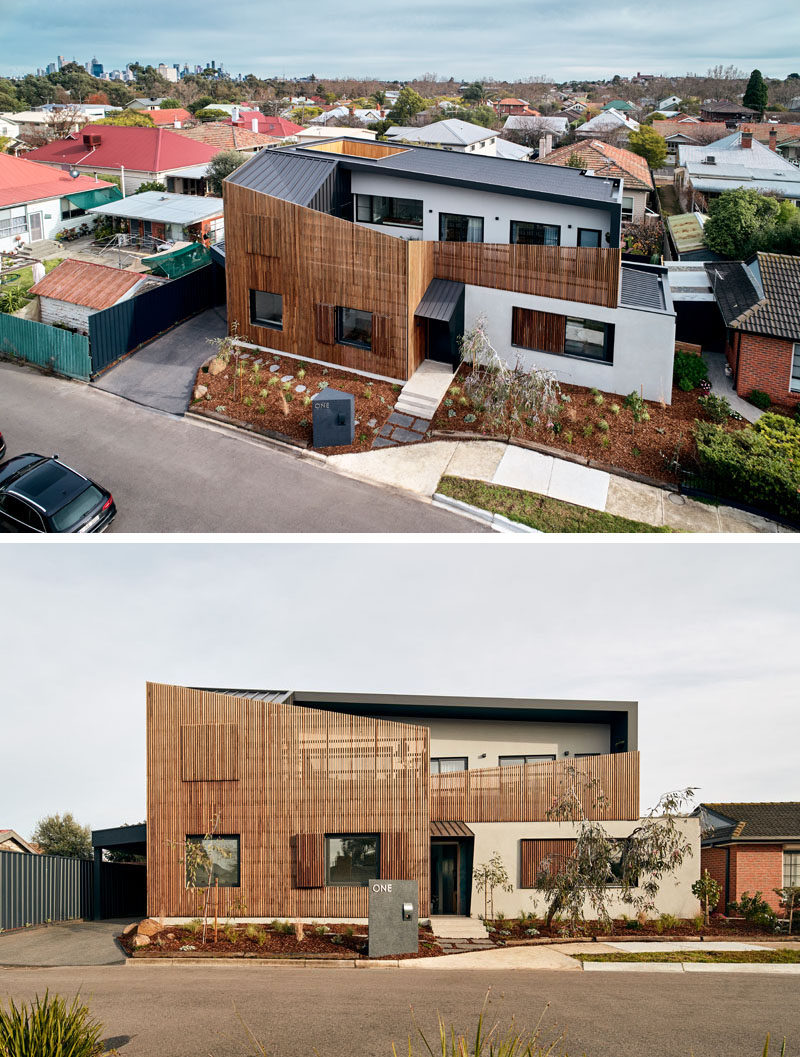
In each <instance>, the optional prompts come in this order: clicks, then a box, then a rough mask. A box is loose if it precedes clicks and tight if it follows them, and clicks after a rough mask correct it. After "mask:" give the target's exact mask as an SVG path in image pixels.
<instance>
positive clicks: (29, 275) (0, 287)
mask: <svg viewBox="0 0 800 1057" xmlns="http://www.w3.org/2000/svg"><path fill="white" fill-rule="evenodd" d="M63 259H64V258H63V257H51V258H50V259H49V260H46V261H43V262H42V263H43V264H44V270H45V274H47V273H49V272H52V270H53V269H54V268H55V267H56V266H57V265H59V264H61V261H62V260H63ZM11 274H12V275H15V274H18V275H19V278H18V279H15V280H14V281H13V282H10V283H9V282H3V283H0V295H2V294H3V293H5V291H6V290H19V291H21V292H22V293H23V294H24V295H25V298H26V301H29V300H30V298H29V297H28V291H29V290H30V288H31V287H32V286H33V268H32V267H31V266H30V265H28V266H27V267H26V268H15V269H14V271H13V272H12V273H11ZM4 278H5V277H4Z"/></svg>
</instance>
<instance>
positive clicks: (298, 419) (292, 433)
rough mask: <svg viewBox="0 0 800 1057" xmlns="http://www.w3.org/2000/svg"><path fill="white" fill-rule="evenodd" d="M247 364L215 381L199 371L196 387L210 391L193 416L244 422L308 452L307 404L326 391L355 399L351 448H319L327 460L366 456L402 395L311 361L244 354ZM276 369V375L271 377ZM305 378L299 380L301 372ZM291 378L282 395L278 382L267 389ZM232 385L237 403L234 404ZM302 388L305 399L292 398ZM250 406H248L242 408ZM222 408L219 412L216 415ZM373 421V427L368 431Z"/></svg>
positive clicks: (230, 368) (393, 387)
mask: <svg viewBox="0 0 800 1057" xmlns="http://www.w3.org/2000/svg"><path fill="white" fill-rule="evenodd" d="M248 356H249V359H246V360H245V359H241V357H240V358H239V362H238V367H239V368H240V369H241V373H240V374H237V373H236V372H237V364H236V362H235V359H234V358H233V357H232V358H231V360H230V363H229V365H228V367H227V368H226V369H225V370H224V371H223V372H222V373H221V374H217V375H212V374H211V373H209V372H206V371H203V370H202V369H201V370H200V371H198V374H197V378H196V384H197V385H205V386H208V393H207V394H206V396H205V397H204V398H203V399H201V400H198V401H195V402H194V403H193V404H192V405H191V410H192V411H195V412H200V413H201V414H205V413H208V412H216V413H218V414H222V415H224V416H225V417H226V418H229V419H231V420H232V421H234V422H247V423H250V424H251V425H253V426H255V427H257V428H258V429H264V430H271V431H272V432H275V433H280V434H282V435H283V436H285V437H291V438H292V439H293V440H296V441H299V442H300V443H301V444H302V445H303V446H305V447H311V439H312V426H311V404H310V403H305V400H306V399H307V398H310V397H312V396H313V395H314V394H315V393H318V392H319V391H320V389H321V388H324V386H330V387H331V388H332V389H340V390H342V391H343V392H346V393H352V394H353V396H354V397H355V415H356V421H357V422H358V425H357V426H356V428H355V442H354V443H353V444H352V445H348V446H346V447H341V448H320V449H319V450H320V451H322V452H324V453H325V454H331V455H341V454H343V453H345V452H353V451H367V450H369V448H371V447H372V442H373V440H374V439H375V436H376V434H377V433H378V431H379V430H380V428H381V426H382V425H383V424H384V422H385V421H386V419H387V418H388V417H389V415H390V414H391V412H392V409H393V407H394V405H395V402H396V401H397V395H398V393H399V392H400V386H399V385H393V384H392V383H390V382H379V381H375V380H373V379H371V378H362V377H361V376H360V375H357V374H349V373H347V372H346V371H339V370H336V369H335V368H333V367H324V366H323V365H322V364H319V363H315V362H314V361H313V360H309V361H300V360H293V359H290V358H289V357H287V356H283V357H281V356H273V355H270V354H269V353H268V352H264V351H262V350H258V351H255V350H248ZM257 359H260V360H261V361H262V363H261V366H260V368H259V371H258V374H257V375H255V374H254V373H253V364H254V362H255V360H257ZM273 364H278V366H279V369H278V370H277V371H274V372H272V373H271V372H270V367H271V366H272V365H273ZM301 371H302V372H304V373H303V374H302V375H300V372H301ZM287 375H292V376H293V381H292V382H291V383H290V389H289V390H288V391H286V390H285V389H284V388H283V385H282V384H281V382H280V381H278V382H277V383H274V382H273V384H270V380H271V379H272V378H278V379H279V380H280V379H281V378H285V377H286V376H287ZM234 380H235V382H236V386H235V398H234ZM298 385H304V386H305V387H306V391H305V392H304V393H296V392H295V387H296V386H298ZM245 400H249V401H250V403H249V404H247V403H245ZM218 408H223V409H224V410H223V411H217V409H218ZM372 419H375V425H374V426H369V425H367V423H368V422H370V421H371V420H372Z"/></svg>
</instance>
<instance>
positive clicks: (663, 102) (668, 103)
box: [658, 95, 681, 110]
mask: <svg viewBox="0 0 800 1057" xmlns="http://www.w3.org/2000/svg"><path fill="white" fill-rule="evenodd" d="M680 102H681V97H680V96H679V95H668V96H666V98H664V99H659V101H658V109H659V110H674V109H675V107H676V106H680Z"/></svg>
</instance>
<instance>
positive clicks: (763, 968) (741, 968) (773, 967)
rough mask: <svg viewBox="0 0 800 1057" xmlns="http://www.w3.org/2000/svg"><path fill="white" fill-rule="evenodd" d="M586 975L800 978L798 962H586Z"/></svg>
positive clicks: (584, 967) (584, 969) (584, 966)
mask: <svg viewBox="0 0 800 1057" xmlns="http://www.w3.org/2000/svg"><path fill="white" fill-rule="evenodd" d="M583 971H584V972H585V973H749V974H755V975H759V974H763V975H772V976H800V965H798V964H797V963H796V962H794V963H792V962H783V963H779V962H584V963H583Z"/></svg>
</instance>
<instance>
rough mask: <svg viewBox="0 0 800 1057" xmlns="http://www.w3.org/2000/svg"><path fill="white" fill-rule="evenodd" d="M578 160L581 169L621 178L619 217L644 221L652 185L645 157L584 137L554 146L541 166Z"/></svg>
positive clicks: (634, 221) (626, 219)
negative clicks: (563, 144)
mask: <svg viewBox="0 0 800 1057" xmlns="http://www.w3.org/2000/svg"><path fill="white" fill-rule="evenodd" d="M576 159H577V160H578V161H580V166H579V167H580V168H583V169H586V170H590V171H591V172H592V173H594V175H595V176H613V177H615V178H617V179H620V180H622V181H623V189H622V220H623V222H632V223H634V224H640V223H642V221H644V220H645V218H646V217H647V215H648V213H649V214H650V215H655V214H653V212H652V210H649V208H648V207H649V206H650V202H651V195H653V194H654V193H655V185H654V184H653V177H652V174H651V172H650V166H649V165H648V164H647V162H646V161H645V159H644V158H642V157H640V156H639V155H638V154H634V153H633V151H629V150H625V149H624V148H622V147H614V146H612V145H611V144H610V143H604V142H603V141H602V140H596V139H591V140H584V141H581V142H580V143H574V144H572V146H566V147H557V148H556V149H555V150H554V151H550V153H549V154H547V155H546V156H545V157H544V158H541V157H540V160H541V162H542V164H544V165H569V163H570V161H571V160H572V161H574V160H576Z"/></svg>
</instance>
